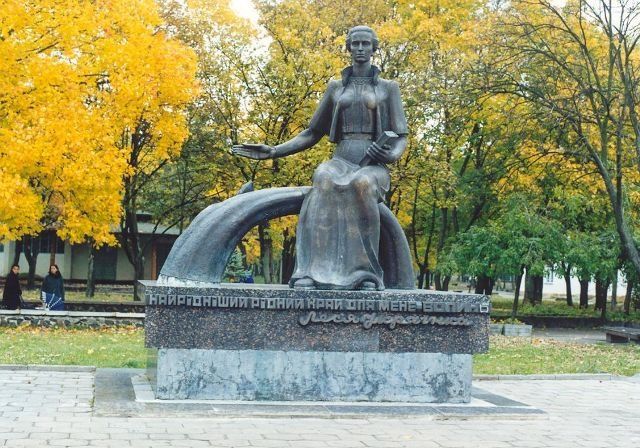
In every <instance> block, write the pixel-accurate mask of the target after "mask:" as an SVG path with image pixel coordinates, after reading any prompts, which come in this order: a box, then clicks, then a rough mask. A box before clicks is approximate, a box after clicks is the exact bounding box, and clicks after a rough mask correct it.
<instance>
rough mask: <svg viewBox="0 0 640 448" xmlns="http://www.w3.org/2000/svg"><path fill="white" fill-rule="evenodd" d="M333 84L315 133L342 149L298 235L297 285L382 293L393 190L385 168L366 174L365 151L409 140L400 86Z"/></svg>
mask: <svg viewBox="0 0 640 448" xmlns="http://www.w3.org/2000/svg"><path fill="white" fill-rule="evenodd" d="M351 73H352V68H351V67H348V68H347V69H345V70H343V79H342V82H340V81H331V82H330V83H329V86H328V88H327V91H326V93H325V94H324V96H323V98H322V100H321V101H320V104H319V105H318V109H317V110H316V112H315V114H314V116H313V117H312V119H311V123H310V125H309V128H310V129H312V130H313V131H315V132H317V133H321V134H325V135H328V136H329V140H330V141H332V142H334V143H337V146H336V150H335V152H334V154H333V158H332V159H331V160H329V161H327V162H324V163H322V164H321V165H320V166H319V167H318V168H317V169H316V171H315V172H314V174H313V188H312V190H311V192H310V193H309V194H308V195H307V196H306V198H305V200H304V202H303V204H302V210H301V212H300V218H299V221H298V228H297V240H296V269H295V272H294V274H293V276H292V278H291V284H293V283H294V282H295V281H296V280H298V279H302V278H310V279H312V280H313V281H314V282H315V284H316V286H317V287H319V288H328V289H356V288H358V287H360V286H361V285H362V283H363V282H366V281H369V282H373V283H374V284H375V286H376V288H377V289H379V290H382V289H384V282H383V274H384V273H383V271H382V268H381V267H380V262H379V261H378V249H379V243H380V214H379V211H378V203H379V202H382V201H383V200H384V198H385V194H386V192H387V191H389V186H390V177H389V171H388V170H387V168H386V166H384V165H383V164H379V163H375V162H373V163H372V164H370V165H368V166H364V167H361V166H360V163H361V161H362V160H363V158H364V156H365V153H366V150H367V148H368V147H369V145H371V142H372V141H375V140H377V138H378V137H379V135H380V134H381V133H382V132H384V131H394V132H395V133H396V134H398V135H400V136H403V135H406V134H407V123H406V120H405V116H404V111H403V109H402V103H401V100H400V90H399V88H398V85H397V83H395V82H392V81H387V80H384V79H380V78H379V77H378V73H379V71H378V70H377V68H375V67H373V69H372V76H370V77H366V78H357V77H353V76H351Z"/></svg>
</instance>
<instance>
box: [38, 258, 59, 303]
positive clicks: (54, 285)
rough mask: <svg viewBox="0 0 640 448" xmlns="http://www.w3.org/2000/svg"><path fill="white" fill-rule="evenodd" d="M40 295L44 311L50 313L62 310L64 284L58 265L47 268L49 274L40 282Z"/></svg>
mask: <svg viewBox="0 0 640 448" xmlns="http://www.w3.org/2000/svg"><path fill="white" fill-rule="evenodd" d="M40 294H41V296H42V302H43V303H44V307H45V309H47V310H51V311H63V310H64V282H63V280H62V275H61V274H60V269H58V265H55V264H52V265H51V266H50V267H49V273H48V274H47V275H46V276H45V278H44V280H42V288H40Z"/></svg>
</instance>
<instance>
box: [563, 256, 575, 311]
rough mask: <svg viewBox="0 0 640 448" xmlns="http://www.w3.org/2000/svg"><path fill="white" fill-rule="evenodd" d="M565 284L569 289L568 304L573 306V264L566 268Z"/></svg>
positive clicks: (567, 289)
mask: <svg viewBox="0 0 640 448" xmlns="http://www.w3.org/2000/svg"><path fill="white" fill-rule="evenodd" d="M564 284H565V285H566V291H567V306H573V297H572V295H571V265H568V266H567V268H566V269H565V270H564Z"/></svg>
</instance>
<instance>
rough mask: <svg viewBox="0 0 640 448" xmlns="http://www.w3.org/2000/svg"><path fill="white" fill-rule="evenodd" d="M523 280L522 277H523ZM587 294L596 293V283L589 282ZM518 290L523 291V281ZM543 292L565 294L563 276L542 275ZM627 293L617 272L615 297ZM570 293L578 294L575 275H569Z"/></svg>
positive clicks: (578, 285) (621, 277)
mask: <svg viewBox="0 0 640 448" xmlns="http://www.w3.org/2000/svg"><path fill="white" fill-rule="evenodd" d="M523 280H524V279H523ZM588 291H589V295H591V296H595V294H596V284H595V282H589V289H588ZM520 292H521V293H524V281H523V282H522V285H520ZM542 293H543V294H545V295H546V294H554V295H558V296H566V294H567V286H566V283H565V282H564V277H557V276H555V275H548V276H545V277H544V285H543V287H542ZM626 293H627V282H626V281H625V280H624V277H623V276H622V275H620V273H619V272H618V289H617V291H616V296H617V297H621V296H622V297H624V295H625V294H626ZM608 294H609V295H611V294H612V287H611V286H609V292H608ZM571 295H572V296H573V299H574V300H576V298H577V297H578V296H579V295H580V281H579V280H578V279H577V278H576V277H571Z"/></svg>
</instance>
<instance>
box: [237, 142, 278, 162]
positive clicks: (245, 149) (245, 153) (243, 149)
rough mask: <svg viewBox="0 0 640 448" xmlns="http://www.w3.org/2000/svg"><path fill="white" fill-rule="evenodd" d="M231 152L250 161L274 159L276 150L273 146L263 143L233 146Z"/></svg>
mask: <svg viewBox="0 0 640 448" xmlns="http://www.w3.org/2000/svg"><path fill="white" fill-rule="evenodd" d="M231 152H232V153H233V154H235V155H238V156H241V157H248V158H249V159H255V160H265V159H272V158H274V157H275V154H276V149H275V148H274V147H273V146H269V145H264V144H262V143H243V144H241V145H233V147H232V148H231Z"/></svg>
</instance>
